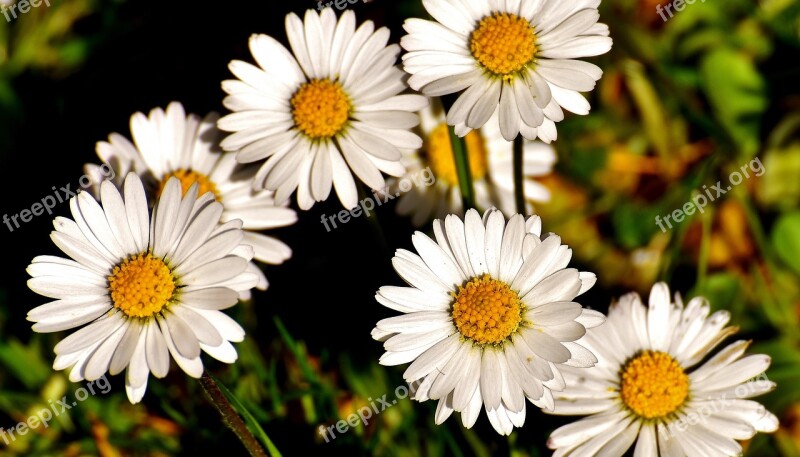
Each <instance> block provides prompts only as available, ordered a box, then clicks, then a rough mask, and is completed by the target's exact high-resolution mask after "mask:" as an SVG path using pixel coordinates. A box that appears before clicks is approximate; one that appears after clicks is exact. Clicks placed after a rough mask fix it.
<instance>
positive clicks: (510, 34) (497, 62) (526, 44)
mask: <svg viewBox="0 0 800 457" xmlns="http://www.w3.org/2000/svg"><path fill="white" fill-rule="evenodd" d="M469 49H470V51H472V55H473V56H474V57H475V59H476V60H477V61H478V62H480V64H481V65H483V67H484V68H486V69H487V70H489V71H490V72H492V73H494V74H495V75H497V76H502V77H504V78H510V75H511V74H512V73H516V72H518V71H520V70H522V69H523V68H525V66H527V65H528V64H530V63H531V62H532V61H533V59H534V57H535V56H536V33H535V32H534V30H533V26H532V25H531V23H530V22H528V21H527V20H525V19H523V18H521V17H519V16H517V15H516V14H511V13H494V14H492V15H491V16H487V17H485V18H483V19H482V20H481V22H480V24H478V28H476V29H475V31H473V32H472V36H471V38H470V44H469Z"/></svg>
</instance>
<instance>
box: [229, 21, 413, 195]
mask: <svg viewBox="0 0 800 457" xmlns="http://www.w3.org/2000/svg"><path fill="white" fill-rule="evenodd" d="M286 33H287V35H288V36H289V43H290V45H291V48H292V52H291V53H290V52H289V51H288V50H287V49H286V48H284V47H283V46H282V45H281V44H280V43H279V42H278V41H276V40H275V39H274V38H272V37H270V36H267V35H253V36H252V37H251V38H250V51H251V52H252V53H253V57H254V58H255V60H256V62H257V63H258V67H256V66H253V65H251V64H249V63H246V62H242V61H238V60H236V61H233V62H231V64H230V69H231V71H232V72H233V74H234V75H236V77H237V78H239V79H238V80H229V81H224V82H223V83H222V88H223V89H224V90H225V92H227V93H228V94H229V95H228V97H226V98H225V100H224V104H225V106H226V107H227V108H228V109H230V110H231V111H233V112H234V113H233V114H230V115H228V116H225V117H223V118H222V119H220V121H219V127H220V128H221V129H222V130H225V131H228V132H234V133H233V134H232V135H230V136H229V137H228V138H226V139H225V140H224V141H223V142H222V147H223V148H224V149H225V150H227V151H238V154H237V156H236V157H237V160H239V162H242V163H251V162H258V161H264V163H263V165H262V166H261V169H260V170H259V172H258V174H257V176H256V179H255V185H256V187H258V188H265V189H269V190H273V191H275V192H276V194H275V199H276V200H277V201H278V202H279V203H282V202H284V201H286V200H287V199H288V198H289V197H290V196H291V194H292V193H293V192H294V191H295V190H297V202H298V205H299V206H300V208H301V209H304V210H305V209H309V208H311V207H312V206H313V205H314V203H315V202H319V201H323V200H326V199H327V198H328V196H329V194H330V191H331V186H333V187H334V188H335V189H336V193H337V194H338V196H339V200H340V201H341V202H342V204H343V205H344V206H345V207H346V208H352V207H355V206H356V204H357V203H358V194H357V191H356V185H355V181H354V179H353V174H355V176H357V177H358V179H360V180H361V181H363V182H364V183H365V184H366V185H367V186H369V187H370V188H372V189H383V188H384V187H385V180H384V177H383V175H382V174H381V172H384V173H386V174H389V175H391V176H401V175H402V174H403V172H404V171H405V170H404V169H403V166H402V165H401V164H400V157H401V155H400V149H416V148H419V147H420V146H422V141H421V140H420V138H419V137H418V136H417V135H415V134H414V133H412V132H411V131H410V129H411V128H413V127H415V126H416V125H417V124H418V123H419V118H418V117H417V115H416V112H417V111H419V110H420V109H422V108H423V107H424V106H425V104H426V103H427V100H426V99H425V97H423V96H421V95H412V94H405V95H401V92H403V91H405V90H406V89H407V88H408V86H407V84H406V75H405V73H404V72H403V70H402V69H400V68H399V67H397V66H396V65H395V62H396V60H397V57H398V55H399V54H400V46H398V45H390V46H387V42H388V40H389V29H387V28H385V27H383V28H380V29H378V30H375V25H374V24H373V23H372V21H366V22H364V23H363V24H362V25H361V26H360V27H358V29H356V18H355V14H354V13H353V12H352V11H346V12H345V13H344V14H342V17H341V18H340V19H339V20H338V21H337V19H336V15H335V13H334V12H333V8H326V9H324V10H323V11H322V12H321V13H317V12H316V11H313V10H308V11H307V12H306V15H305V20H304V21H301V20H300V18H299V17H298V16H297V15H296V14H294V13H292V14H289V15H288V16H287V17H286Z"/></svg>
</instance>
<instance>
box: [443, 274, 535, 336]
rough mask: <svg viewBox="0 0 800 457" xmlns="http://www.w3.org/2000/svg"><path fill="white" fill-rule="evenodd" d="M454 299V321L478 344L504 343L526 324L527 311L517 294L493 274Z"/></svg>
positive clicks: (469, 285) (460, 290) (477, 280)
mask: <svg viewBox="0 0 800 457" xmlns="http://www.w3.org/2000/svg"><path fill="white" fill-rule="evenodd" d="M453 296H454V297H455V302H454V303H453V314H452V316H453V322H454V323H455V324H456V327H457V328H458V331H459V332H460V333H461V334H462V335H463V336H464V337H466V338H469V339H471V340H472V341H473V342H475V343H478V344H481V345H485V344H499V343H502V342H503V341H504V340H505V339H506V338H508V337H509V336H511V334H512V333H514V332H515V331H516V330H517V329H518V328H519V325H520V322H522V313H523V312H524V309H525V308H524V306H523V305H522V303H521V301H520V299H519V296H518V295H517V293H516V292H514V291H513V290H511V288H510V287H508V284H506V283H505V282H503V281H498V280H496V279H492V278H491V277H490V276H489V275H483V276H482V277H480V278H473V279H472V280H471V281H469V282H468V283H467V284H466V285H465V286H461V287H459V288H458V293H457V294H456V293H454V294H453Z"/></svg>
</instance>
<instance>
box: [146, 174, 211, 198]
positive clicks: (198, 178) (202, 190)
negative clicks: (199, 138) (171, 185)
mask: <svg viewBox="0 0 800 457" xmlns="http://www.w3.org/2000/svg"><path fill="white" fill-rule="evenodd" d="M170 178H178V179H179V180H180V182H181V189H182V190H183V195H186V192H188V191H189V188H190V187H192V184H194V183H197V185H198V187H199V189H198V194H197V195H205V194H206V193H207V192H211V193H212V194H214V198H216V199H217V201H222V195H220V193H219V190H218V189H217V185H216V184H215V183H214V181H212V180H211V179H209V177H208V176H206V175H204V174H202V173H198V172H196V171H193V170H177V171H173V172H172V173H169V174H166V175H164V178H163V179H162V180H161V182H160V183H158V190H157V191H156V198H158V197H161V193H162V192H164V188H165V187H167V182H168V181H169V179H170Z"/></svg>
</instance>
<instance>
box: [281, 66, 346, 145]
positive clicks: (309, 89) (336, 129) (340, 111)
mask: <svg viewBox="0 0 800 457" xmlns="http://www.w3.org/2000/svg"><path fill="white" fill-rule="evenodd" d="M291 103H292V115H293V116H294V123H295V126H296V127H297V129H298V130H300V131H301V132H303V133H304V134H305V135H306V136H308V137H310V138H312V139H323V138H333V137H334V136H336V135H337V134H339V133H340V132H341V131H342V129H344V127H345V125H346V124H347V122H348V120H349V119H350V112H351V111H352V109H353V106H352V104H351V103H350V98H349V97H348V96H347V93H346V92H345V91H344V89H343V88H342V85H341V84H339V83H338V82H336V81H331V80H329V79H314V80H312V81H311V82H308V83H305V84H303V85H302V86H300V89H299V90H298V91H297V92H295V94H294V96H292V100H291Z"/></svg>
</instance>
